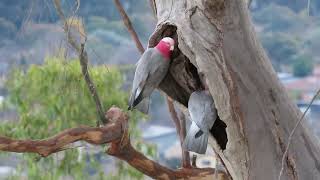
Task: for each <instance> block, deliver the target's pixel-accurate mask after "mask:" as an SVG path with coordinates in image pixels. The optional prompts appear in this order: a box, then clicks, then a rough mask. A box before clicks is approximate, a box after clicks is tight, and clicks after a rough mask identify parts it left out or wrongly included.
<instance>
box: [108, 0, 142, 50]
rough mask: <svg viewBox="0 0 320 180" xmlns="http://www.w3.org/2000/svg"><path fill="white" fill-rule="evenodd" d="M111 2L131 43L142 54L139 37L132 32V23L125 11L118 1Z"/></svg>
mask: <svg viewBox="0 0 320 180" xmlns="http://www.w3.org/2000/svg"><path fill="white" fill-rule="evenodd" d="M113 1H114V4H115V5H116V7H117V9H118V11H119V13H120V15H121V17H122V20H123V23H124V25H125V26H126V27H127V29H128V32H129V33H130V35H131V37H132V39H133V41H134V42H135V44H136V46H137V48H138V50H139V52H140V53H141V54H142V53H143V52H144V48H143V46H142V44H141V42H140V40H139V37H138V35H137V33H136V31H135V30H134V28H133V26H132V23H131V21H130V19H129V17H128V15H127V13H126V11H125V10H124V9H123V7H122V5H121V3H120V1H119V0H113Z"/></svg>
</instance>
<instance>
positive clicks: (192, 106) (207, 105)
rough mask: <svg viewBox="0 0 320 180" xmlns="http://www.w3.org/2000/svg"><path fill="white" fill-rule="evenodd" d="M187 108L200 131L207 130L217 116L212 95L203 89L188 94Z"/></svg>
mask: <svg viewBox="0 0 320 180" xmlns="http://www.w3.org/2000/svg"><path fill="white" fill-rule="evenodd" d="M188 109H189V113H190V116H191V120H192V121H194V122H195V123H196V124H197V125H198V126H199V128H200V129H201V130H202V131H204V132H208V131H209V130H210V128H211V127H212V126H213V124H214V122H215V120H216V118H217V112H216V108H215V105H214V101H213V99H212V97H211V96H210V95H209V94H207V93H206V92H205V91H195V92H193V93H192V94H191V96H190V99H189V102H188Z"/></svg>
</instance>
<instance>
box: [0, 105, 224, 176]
mask: <svg viewBox="0 0 320 180" xmlns="http://www.w3.org/2000/svg"><path fill="white" fill-rule="evenodd" d="M106 117H107V118H108V119H109V120H110V121H111V123H109V124H107V125H105V126H102V127H84V126H83V127H78V128H72V129H67V130H65V131H63V132H61V133H59V134H57V135H55V136H53V137H51V138H48V139H44V140H17V139H13V138H8V137H0V150H1V151H8V152H18V153H37V154H39V155H41V156H42V157H47V156H49V155H50V154H52V153H55V152H58V151H62V150H64V148H65V147H66V146H67V145H70V144H71V143H74V142H77V141H86V142H88V143H90V144H93V145H101V144H105V143H111V146H110V148H109V149H108V150H107V153H108V154H109V155H112V156H115V157H117V158H119V159H122V160H124V161H126V162H127V163H129V164H130V165H131V166H133V167H135V168H136V169H138V170H139V171H141V172H142V173H144V174H146V175H148V176H150V177H151V178H154V179H179V178H186V179H202V178H203V179H206V178H209V177H210V178H212V177H213V174H214V169H212V168H206V169H197V168H193V169H185V168H184V169H179V170H172V169H169V168H167V167H164V166H162V165H160V164H158V163H156V162H155V161H152V160H150V159H148V158H147V157H146V156H144V155H143V154H141V153H140V152H138V151H137V150H135V149H134V148H133V147H132V145H131V143H130V139H129V135H128V126H127V122H128V116H127V115H126V114H125V113H124V112H122V110H121V109H119V108H117V107H112V108H110V109H109V110H108V112H107V113H106ZM219 179H226V175H225V174H224V173H223V172H221V173H219Z"/></svg>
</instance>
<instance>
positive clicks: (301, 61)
mask: <svg viewBox="0 0 320 180" xmlns="http://www.w3.org/2000/svg"><path fill="white" fill-rule="evenodd" d="M292 66H293V74H294V75H295V76H297V77H305V76H307V75H309V74H311V73H312V70H313V63H312V60H311V58H310V57H309V56H306V55H303V56H300V57H298V58H297V59H296V60H295V61H294V63H293V65H292Z"/></svg>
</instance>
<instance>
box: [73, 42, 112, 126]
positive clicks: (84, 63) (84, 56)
mask: <svg viewBox="0 0 320 180" xmlns="http://www.w3.org/2000/svg"><path fill="white" fill-rule="evenodd" d="M79 59H80V64H81V70H82V75H83V77H84V79H85V81H86V84H87V86H88V88H89V90H90V92H91V94H92V98H93V99H94V102H95V103H96V109H97V111H98V113H99V118H100V120H101V123H103V124H106V123H108V120H107V119H106V117H105V115H104V111H103V108H102V105H101V101H100V98H99V95H98V92H97V90H96V88H95V85H94V83H93V82H92V80H91V78H90V75H89V72H88V55H87V53H86V52H85V51H84V44H81V52H80V55H79ZM97 125H99V123H98V122H97Z"/></svg>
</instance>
